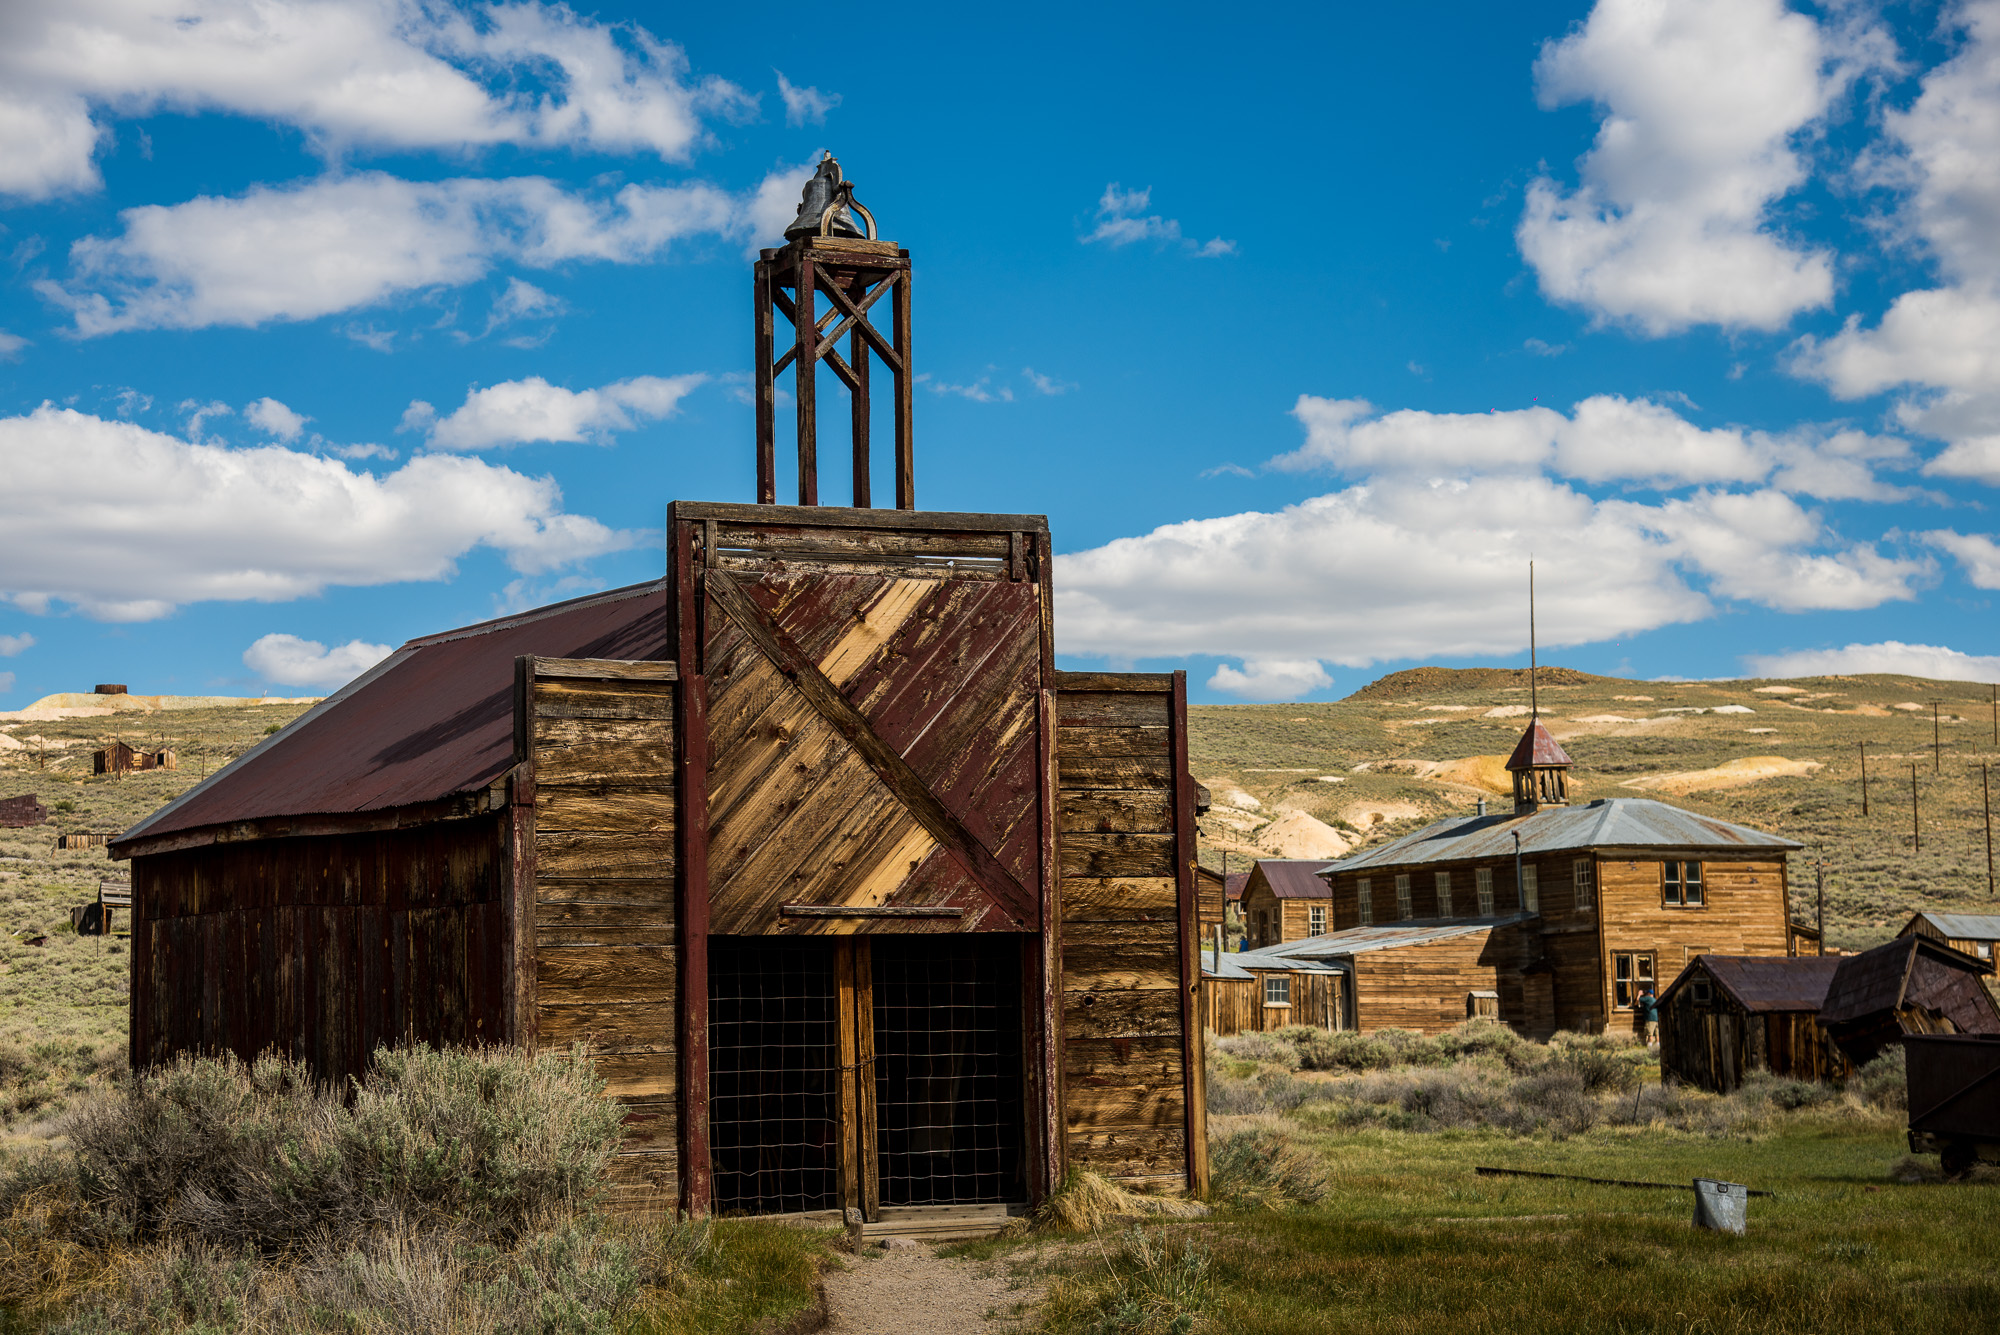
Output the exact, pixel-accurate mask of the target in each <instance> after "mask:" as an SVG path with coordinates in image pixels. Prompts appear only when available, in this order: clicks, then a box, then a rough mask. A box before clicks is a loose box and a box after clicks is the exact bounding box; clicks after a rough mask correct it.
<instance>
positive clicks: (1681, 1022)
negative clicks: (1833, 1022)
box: [1660, 986, 1854, 1094]
mask: <svg viewBox="0 0 2000 1335" xmlns="http://www.w3.org/2000/svg"><path fill="white" fill-rule="evenodd" d="M1693 993H1694V989H1693V988H1691V987H1688V986H1682V987H1681V988H1680V989H1679V990H1678V991H1676V992H1675V993H1674V995H1673V996H1672V997H1670V998H1669V999H1668V1002H1667V1004H1666V1005H1665V1006H1662V1007H1661V1008H1660V1072H1661V1075H1662V1076H1663V1077H1664V1078H1667V1079H1673V1080H1681V1081H1685V1082H1686V1083H1688V1084H1691V1085H1693V1086H1695V1087H1696V1088H1697V1089H1706V1090H1711V1091H1713V1092H1715V1093H1718V1094H1727V1093H1729V1092H1730V1091H1731V1090H1733V1089H1736V1088H1737V1087H1738V1086H1740V1085H1741V1084H1742V1083H1743V1077H1744V1076H1745V1075H1747V1074H1749V1073H1750V1072H1751V1071H1759V1070H1762V1071H1769V1072H1771V1073H1772V1074H1773V1075H1781V1076H1789V1077H1791V1078H1792V1079H1794V1080H1814V1081H1826V1080H1845V1079H1846V1078H1847V1077H1848V1076H1850V1075H1852V1074H1853V1073H1854V1065H1853V1063H1852V1062H1850V1061H1848V1059H1847V1057H1846V1056H1845V1055H1844V1054H1843V1053H1842V1052H1841V1051H1840V1049H1839V1048H1838V1047H1837V1046H1836V1045H1835V1044H1834V1042H1833V1040H1832V1038H1831V1037H1829V1036H1828V1035H1827V1033H1826V1031H1825V1030H1824V1029H1821V1028H1820V1026H1819V1017H1818V1015H1817V1014H1816V1013H1815V1012H1812V1011H1766V1012H1760V1013H1754V1014H1753V1013H1750V1012H1746V1011H1744V1010H1743V1009H1742V1008H1741V1007H1739V1006H1737V1005H1735V1004H1734V1003H1732V1002H1731V1001H1729V999H1728V998H1727V996H1726V994H1724V993H1723V992H1722V991H1721V989H1720V988H1717V989H1716V992H1715V1000H1714V1001H1713V1002H1712V1003H1710V1004H1709V1005H1706V1006H1701V1005H1696V1004H1695V1001H1694V995H1693Z"/></svg>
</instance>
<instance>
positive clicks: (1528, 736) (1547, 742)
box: [1507, 719, 1576, 770]
mask: <svg viewBox="0 0 2000 1335" xmlns="http://www.w3.org/2000/svg"><path fill="white" fill-rule="evenodd" d="M1575 763H1576V762H1575V761H1573V760H1571V759H1570V758H1569V752H1567V751H1565V750H1563V749H1562V747H1560V746H1558V745H1557V744H1556V739H1555V738H1553V737H1551V736H1549V730H1548V729H1547V728H1544V727H1543V726H1542V721H1541V720H1540V719H1536V720H1534V721H1533V722H1532V723H1530V724H1528V730H1527V731H1526V732H1524V733H1522V734H1521V740H1520V741H1519V742H1517V743H1516V744H1515V746H1514V754H1513V755H1511V756H1508V757H1507V768H1508V769H1510V770H1522V769H1529V768H1532V767H1534V766H1536V765H1572V764H1575Z"/></svg>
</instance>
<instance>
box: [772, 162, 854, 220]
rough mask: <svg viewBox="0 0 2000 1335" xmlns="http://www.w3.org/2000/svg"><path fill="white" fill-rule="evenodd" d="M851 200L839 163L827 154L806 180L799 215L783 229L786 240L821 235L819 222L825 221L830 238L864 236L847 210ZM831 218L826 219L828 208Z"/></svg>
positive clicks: (849, 189)
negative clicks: (831, 211)
mask: <svg viewBox="0 0 2000 1335" xmlns="http://www.w3.org/2000/svg"><path fill="white" fill-rule="evenodd" d="M852 199H853V187H852V186H850V185H848V183H847V182H846V181H845V180H844V179H843V178H842V177H841V174H840V164H839V163H838V162H836V161H834V158H833V154H831V153H829V154H827V155H826V157H825V159H824V160H823V161H821V163H820V164H819V170H818V171H815V172H814V173H813V174H812V176H811V178H810V179H809V180H807V181H806V188H805V190H804V192H803V193H801V194H800V196H799V216H798V217H796V218H794V219H793V220H792V225H791V226H790V227H787V228H786V229H785V240H787V241H796V240H797V239H798V238H800V237H802V236H818V235H820V222H821V220H822V219H826V221H827V233H828V234H829V235H832V236H851V237H863V236H865V235H866V234H865V233H864V232H863V231H862V230H861V229H860V228H859V227H857V226H855V225H854V215H853V214H851V213H849V212H848V211H847V206H848V204H849V203H850V202H851V201H852ZM828 208H831V209H832V210H833V216H832V217H831V218H830V219H829V218H827V217H826V214H827V209H828Z"/></svg>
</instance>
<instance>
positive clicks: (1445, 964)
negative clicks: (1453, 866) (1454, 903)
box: [1202, 917, 1518, 1034]
mask: <svg viewBox="0 0 2000 1335" xmlns="http://www.w3.org/2000/svg"><path fill="white" fill-rule="evenodd" d="M1515 926H1518V918H1517V917H1504V918H1466V919H1461V920H1456V921H1448V922H1447V921H1432V922H1404V923H1396V924H1394V925H1385V926H1379V927H1357V928H1349V929H1348V930H1346V931H1342V932H1332V933H1329V934H1327V935H1325V936H1318V937H1312V938H1308V939H1306V940H1303V941H1289V942H1283V943H1280V944H1278V945H1274V946H1266V947H1264V948H1263V949H1261V950H1248V951H1243V952H1240V953H1238V954H1235V955H1229V956H1225V957H1224V964H1225V965H1226V966H1227V969H1228V970H1234V971H1238V972H1239V973H1240V974H1248V975H1250V976H1252V977H1255V978H1258V979H1262V978H1263V977H1264V976H1265V975H1267V974H1272V973H1275V972H1282V971H1306V972H1310V973H1313V974H1325V975H1328V981H1327V982H1325V983H1320V982H1318V981H1316V980H1313V979H1309V980H1307V981H1306V982H1305V983H1304V984H1303V985H1302V986H1301V987H1300V989H1299V990H1298V992H1297V993H1296V995H1295V996H1286V995H1281V994H1280V993H1279V992H1278V989H1277V988H1276V987H1272V988H1269V989H1266V990H1265V991H1264V992H1263V993H1260V994H1259V995H1257V996H1256V997H1255V998H1254V1002H1255V1004H1259V1005H1262V1006H1265V1007H1268V1008H1273V1009H1278V1010H1283V1011H1284V1012H1285V1013H1284V1014H1278V1015H1266V1016H1261V1017H1258V1018H1257V1019H1256V1020H1255V1021H1254V1022H1251V1021H1250V1020H1248V1019H1236V1020H1231V1019H1230V1017H1231V1016H1232V1015H1238V1016H1244V1017H1248V1016H1249V1015H1250V1012H1249V1011H1247V1010H1244V1009H1242V1006H1247V1005H1249V1004H1251V1002H1249V1001H1246V1002H1244V1003H1242V1005H1241V1006H1239V1005H1238V1004H1237V1003H1234V1002H1231V1001H1229V1000H1228V998H1229V997H1231V996H1232V995H1234V994H1236V993H1238V992H1240V993H1241V994H1242V995H1243V996H1244V997H1246V998H1249V997H1251V996H1252V992H1251V990H1250V989H1245V988H1242V987H1240V986H1238V985H1237V984H1236V983H1235V982H1234V981H1233V979H1234V978H1235V977H1236V975H1235V974H1232V973H1228V972H1224V973H1222V974H1221V975H1220V976H1213V977H1212V976H1210V975H1213V974H1216V972H1217V971H1215V970H1213V969H1210V970H1208V971H1206V972H1205V973H1204V977H1203V980H1202V982H1203V986H1204V987H1208V988H1211V989H1212V991H1213V993H1214V996H1215V998H1216V999H1215V1000H1214V1001H1212V1002H1210V1004H1209V1007H1208V1011H1209V1014H1210V1016H1211V1017H1212V1018H1211V1021H1210V1023H1211V1025H1212V1027H1216V1032H1217V1033H1227V1032H1232V1031H1230V1030H1226V1029H1223V1028H1221V1027H1219V1026H1220V1025H1222V1024H1224V1023H1232V1022H1233V1023H1237V1024H1239V1025H1241V1026H1243V1027H1248V1028H1256V1029H1280V1028H1283V1027H1284V1026H1285V1025H1288V1024H1306V1025H1315V1026H1318V1027H1320V1028H1325V1029H1357V1030H1361V1031H1363V1032H1366V1031H1369V1030H1374V1029H1409V1030H1414V1031H1415V1032H1417V1033H1420V1034H1441V1033H1443V1032H1444V1031H1445V1030H1447V1029H1450V1028H1452V1027H1453V1026H1454V1025H1458V1024H1462V1023H1463V1022H1464V1021H1466V1020H1468V1019H1470V1018H1472V1017H1473V1016H1475V1015H1487V1016H1493V1017H1494V1018H1498V1016H1497V1013H1496V1012H1497V1008H1496V1006H1495V1005H1494V1004H1493V1000H1494V999H1495V998H1496V997H1497V995H1498V993H1497V989H1498V986H1499V979H1500V977H1501V975H1502V972H1503V971H1504V970H1505V968H1506V967H1507V966H1508V964H1509V963H1510V960H1511V948H1510V947H1509V946H1508V945H1507V944H1506V932H1507V929H1509V928H1512V927H1515ZM1482 1002H1484V1003H1486V1004H1484V1005H1482V1004H1481V1003H1482Z"/></svg>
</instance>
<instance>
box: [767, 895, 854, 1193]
mask: <svg viewBox="0 0 2000 1335" xmlns="http://www.w3.org/2000/svg"><path fill="white" fill-rule="evenodd" d="M780 912H783V910H780ZM833 1015H834V1032H835V1034H836V1039H835V1043H834V1050H835V1052H836V1053H838V1054H839V1055H838V1056H837V1057H836V1058H835V1062H836V1063H837V1066H838V1070H837V1072H836V1075H835V1079H834V1118H835V1121H836V1122H837V1124H838V1137H839V1141H840V1149H839V1164H838V1178H839V1187H840V1208H841V1210H842V1211H843V1212H845V1211H853V1212H855V1213H859V1212H860V1210H861V1154H862V1149H861V1136H860V1128H861V1107H860V1101H859V1099H858V1098H857V1097H856V1094H857V1091H856V1089H855V1086H856V1085H857V1084H859V1083H860V1080H859V1076H858V1073H859V1070H860V1066H861V1054H860V1052H859V1045H860V1035H859V1034H858V1033H856V1030H857V1028H858V1027H859V1026H858V1021H859V1019H860V1015H859V1008H858V1007H857V1006H856V1005H855V1000H854V941H853V938H851V937H849V938H846V939H843V940H839V941H836V942H834V943H833ZM871 1019H872V1017H871ZM848 1217H849V1219H850V1221H851V1220H852V1217H853V1216H852V1215H849V1216H848Z"/></svg>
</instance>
